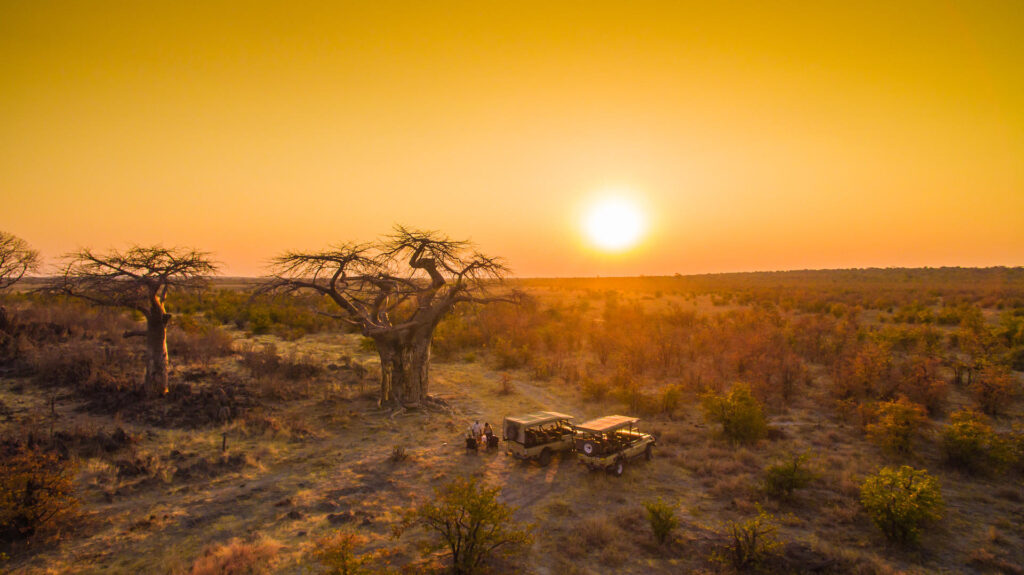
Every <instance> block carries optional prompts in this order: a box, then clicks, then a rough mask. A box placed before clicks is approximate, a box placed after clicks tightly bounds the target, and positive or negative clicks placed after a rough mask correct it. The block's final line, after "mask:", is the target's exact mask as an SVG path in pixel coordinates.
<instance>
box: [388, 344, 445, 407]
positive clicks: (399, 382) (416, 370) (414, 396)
mask: <svg viewBox="0 0 1024 575" xmlns="http://www.w3.org/2000/svg"><path fill="white" fill-rule="evenodd" d="M431 339H433V329H430V330H426V329H419V330H413V331H411V332H407V333H404V334H387V335H384V336H381V337H378V338H375V339H374V341H375V342H376V343H377V352H378V353H379V354H380V398H379V399H378V403H379V404H380V405H381V406H393V407H417V406H419V405H420V404H422V403H424V402H425V401H426V400H427V389H428V384H429V371H430V342H431Z"/></svg>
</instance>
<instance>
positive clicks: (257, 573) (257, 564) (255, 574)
mask: <svg viewBox="0 0 1024 575" xmlns="http://www.w3.org/2000/svg"><path fill="white" fill-rule="evenodd" d="M280 549H281V544H280V543H278V542H277V541H272V540H267V539H260V540H257V541H253V542H244V541H240V540H238V539H232V540H231V541H229V542H228V543H226V544H224V545H214V546H211V547H208V548H207V549H206V550H205V551H204V552H203V555H202V556H201V557H199V558H198V559H196V561H195V563H193V564H192V570H191V571H189V573H190V575H263V574H264V573H270V572H271V570H272V568H273V566H274V563H275V560H276V559H277V552H278V550H280Z"/></svg>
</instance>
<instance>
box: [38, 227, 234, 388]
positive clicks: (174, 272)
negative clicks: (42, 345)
mask: <svg viewBox="0 0 1024 575" xmlns="http://www.w3.org/2000/svg"><path fill="white" fill-rule="evenodd" d="M64 259H65V264H64V266H63V268H62V273H61V275H60V277H58V278H55V280H54V285H53V288H54V289H55V291H59V292H62V293H65V294H67V295H69V296H72V297H76V298H80V299H83V300H85V301H88V302H91V303H94V304H96V305H100V306H110V307H121V308H128V309H133V310H136V311H138V312H139V313H141V314H142V316H143V317H144V318H146V329H144V330H138V331H126V332H125V333H124V337H126V338H128V337H134V336H140V337H145V338H146V378H145V384H144V385H145V389H146V391H147V393H149V394H151V395H161V394H164V393H166V392H167V325H168V323H169V322H170V320H171V314H169V313H167V309H166V307H165V303H166V301H167V296H168V295H169V293H170V292H171V291H172V290H195V289H201V288H202V287H204V286H205V285H206V283H207V280H208V278H209V276H210V275H212V274H214V273H216V271H217V265H216V264H215V263H214V262H213V261H212V260H210V258H209V254H207V253H205V252H199V251H196V250H192V249H186V248H164V247H162V246H150V247H142V246H135V247H132V248H130V249H128V250H127V251H124V252H119V251H116V250H112V251H110V252H109V253H104V254H99V253H96V252H94V251H92V250H90V249H83V250H80V251H78V252H74V253H70V254H67V255H66V256H64Z"/></svg>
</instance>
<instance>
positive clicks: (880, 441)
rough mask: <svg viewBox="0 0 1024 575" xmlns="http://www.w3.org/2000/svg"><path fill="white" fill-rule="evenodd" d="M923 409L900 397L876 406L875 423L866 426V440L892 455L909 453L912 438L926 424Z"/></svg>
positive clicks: (911, 446)
mask: <svg viewBox="0 0 1024 575" xmlns="http://www.w3.org/2000/svg"><path fill="white" fill-rule="evenodd" d="M927 421H928V417H927V415H926V412H925V409H924V407H922V406H920V405H918V404H916V403H914V402H912V401H910V400H908V399H906V398H904V397H901V398H899V399H897V400H896V401H886V402H883V403H880V404H878V405H877V409H876V411H875V421H874V422H872V423H869V424H868V425H867V433H868V438H869V439H871V441H873V442H874V443H876V444H877V445H879V446H880V447H881V448H882V449H885V450H886V451H890V452H892V453H910V452H911V451H912V450H913V441H914V438H915V437H916V436H917V435H918V434H919V433H920V431H921V428H922V427H924V425H925V423H927Z"/></svg>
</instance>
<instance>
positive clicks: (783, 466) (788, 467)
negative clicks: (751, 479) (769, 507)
mask: <svg viewBox="0 0 1024 575" xmlns="http://www.w3.org/2000/svg"><path fill="white" fill-rule="evenodd" d="M809 460H810V454H809V453H801V454H799V455H790V456H789V457H788V458H787V459H786V460H785V461H780V462H778V463H775V464H773V465H770V466H769V467H768V468H766V469H765V470H764V490H765V491H766V492H767V493H768V494H769V495H772V496H775V497H789V496H791V495H792V494H793V492H794V491H796V490H797V489H803V488H804V487H807V486H808V485H810V484H811V481H814V478H815V474H814V472H813V471H811V470H810V469H809V468H808V465H807V462H808V461H809Z"/></svg>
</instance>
